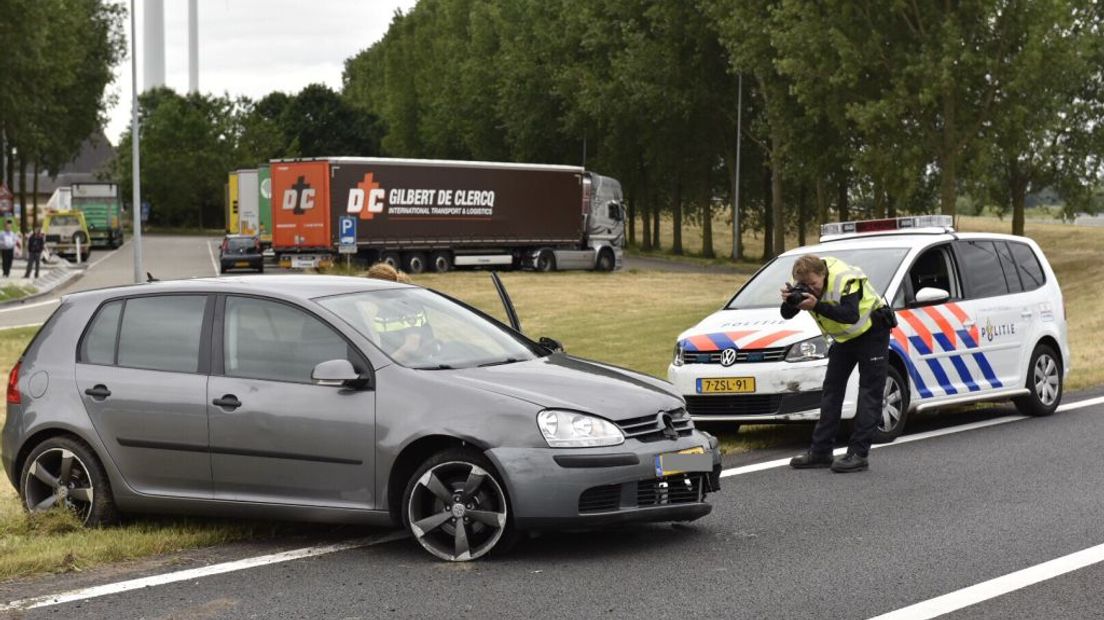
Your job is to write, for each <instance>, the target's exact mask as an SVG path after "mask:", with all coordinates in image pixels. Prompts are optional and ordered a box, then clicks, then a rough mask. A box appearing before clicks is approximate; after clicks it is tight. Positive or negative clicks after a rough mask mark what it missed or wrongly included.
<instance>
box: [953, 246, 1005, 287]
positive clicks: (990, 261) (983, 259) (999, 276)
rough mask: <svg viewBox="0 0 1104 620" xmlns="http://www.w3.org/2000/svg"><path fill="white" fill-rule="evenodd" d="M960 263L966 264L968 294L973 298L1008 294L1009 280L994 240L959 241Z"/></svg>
mask: <svg viewBox="0 0 1104 620" xmlns="http://www.w3.org/2000/svg"><path fill="white" fill-rule="evenodd" d="M957 248H958V254H959V258H960V259H961V260H960V261H959V264H960V265H965V268H964V269H963V271H964V272H965V276H966V282H967V284H968V296H969V297H973V298H982V297H995V296H997V295H1007V294H1008V291H1009V288H1008V282H1007V281H1006V280H1005V278H1004V268H1003V267H1002V266H1001V262H1000V257H999V256H997V248H996V246H995V245H994V244H993V242H992V241H984V240H979V241H959V242H958V243H957Z"/></svg>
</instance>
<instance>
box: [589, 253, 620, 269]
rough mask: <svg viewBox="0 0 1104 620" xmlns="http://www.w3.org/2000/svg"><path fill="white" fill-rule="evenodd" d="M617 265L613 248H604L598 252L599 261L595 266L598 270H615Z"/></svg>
mask: <svg viewBox="0 0 1104 620" xmlns="http://www.w3.org/2000/svg"><path fill="white" fill-rule="evenodd" d="M616 266H617V260H616V259H615V258H614V257H613V250H610V249H609V248H602V250H600V251H599V252H598V263H597V264H596V265H595V266H594V268H595V270H597V271H613V269H614V267H616Z"/></svg>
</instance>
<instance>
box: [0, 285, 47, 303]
mask: <svg viewBox="0 0 1104 620" xmlns="http://www.w3.org/2000/svg"><path fill="white" fill-rule="evenodd" d="M37 292H38V289H36V288H35V287H33V286H30V285H22V284H5V285H4V286H3V287H0V302H4V301H11V300H13V299H23V298H24V297H26V296H27V295H34V294H35V293H37Z"/></svg>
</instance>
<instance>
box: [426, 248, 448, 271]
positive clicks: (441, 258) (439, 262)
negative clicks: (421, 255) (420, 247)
mask: <svg viewBox="0 0 1104 620" xmlns="http://www.w3.org/2000/svg"><path fill="white" fill-rule="evenodd" d="M429 263H430V265H431V266H432V267H433V271H436V272H437V273H445V272H448V271H451V270H452V255H451V254H449V253H448V252H434V253H433V257H432V258H430V259H429Z"/></svg>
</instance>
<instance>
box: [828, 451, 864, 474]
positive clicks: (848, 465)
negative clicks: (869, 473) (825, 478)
mask: <svg viewBox="0 0 1104 620" xmlns="http://www.w3.org/2000/svg"><path fill="white" fill-rule="evenodd" d="M869 467H870V463H869V462H867V460H866V457H865V456H859V455H858V454H852V453H851V452H848V453H847V454H846V455H844V456H842V457H840V458H838V459H836V460H835V461H833V462H832V471H834V472H836V473H837V474H849V473H851V472H855V471H866V470H867V469H868V468H869Z"/></svg>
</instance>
